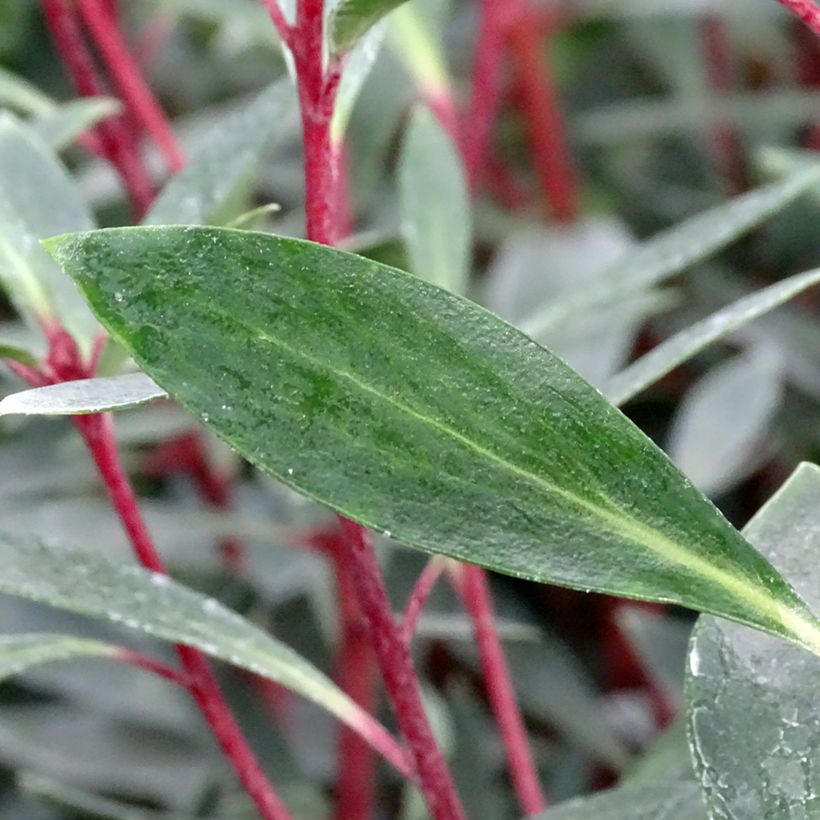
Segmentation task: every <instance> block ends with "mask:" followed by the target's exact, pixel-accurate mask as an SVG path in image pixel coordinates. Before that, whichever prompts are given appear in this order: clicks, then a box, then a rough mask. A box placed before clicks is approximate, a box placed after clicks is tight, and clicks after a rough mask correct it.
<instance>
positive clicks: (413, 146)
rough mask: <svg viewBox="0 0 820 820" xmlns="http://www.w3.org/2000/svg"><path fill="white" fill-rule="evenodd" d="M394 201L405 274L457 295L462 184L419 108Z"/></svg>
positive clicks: (446, 139) (463, 279)
mask: <svg viewBox="0 0 820 820" xmlns="http://www.w3.org/2000/svg"><path fill="white" fill-rule="evenodd" d="M399 197H400V202H401V223H402V231H403V233H404V239H405V243H406V245H407V251H408V255H409V257H410V265H411V270H413V271H414V272H415V273H417V274H418V275H419V276H423V277H424V278H425V279H427V280H428V281H430V282H432V283H433V284H434V285H438V286H439V287H442V288H446V289H447V290H450V291H452V292H453V293H463V292H464V290H465V287H466V284H467V276H468V273H469V268H470V255H471V245H472V230H471V214H470V200H469V195H468V192H467V181H466V179H465V176H464V169H463V166H462V164H461V158H460V155H459V153H458V151H457V150H456V147H455V145H453V141H452V139H451V138H450V136H449V134H447V132H446V131H445V130H444V129H443V128H442V126H441V125H440V124H439V122H438V121H437V120H436V118H435V117H434V116H433V114H432V112H431V111H430V110H429V109H428V108H427V107H424V106H420V107H418V108H416V110H415V111H414V112H413V115H412V118H411V120H410V125H409V126H408V128H407V133H406V134H405V137H404V144H403V146H402V152H401V157H400V159H399Z"/></svg>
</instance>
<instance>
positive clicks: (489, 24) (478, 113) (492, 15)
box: [461, 0, 514, 188]
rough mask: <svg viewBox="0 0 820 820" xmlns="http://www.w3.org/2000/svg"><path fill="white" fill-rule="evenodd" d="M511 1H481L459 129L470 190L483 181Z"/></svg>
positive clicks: (499, 84)
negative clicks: (469, 84)
mask: <svg viewBox="0 0 820 820" xmlns="http://www.w3.org/2000/svg"><path fill="white" fill-rule="evenodd" d="M513 5H514V3H513V0H482V4H481V19H480V23H479V32H478V42H477V44H476V51H475V57H474V60H473V74H472V91H471V93H470V103H469V106H468V108H467V113H466V115H465V117H464V127H463V129H462V140H461V144H462V151H463V154H464V165H465V167H466V169H467V176H468V178H469V180H470V183H471V185H472V187H473V188H475V187H477V186H478V185H479V184H480V183H481V181H482V177H483V173H484V169H485V164H486V161H487V158H488V156H489V152H490V135H491V134H492V127H493V122H494V120H495V116H496V112H497V110H498V105H499V100H500V97H501V84H502V73H503V67H504V37H505V32H506V30H507V28H508V26H509V24H510V7H511V6H513Z"/></svg>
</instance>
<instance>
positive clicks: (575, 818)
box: [531, 781, 706, 820]
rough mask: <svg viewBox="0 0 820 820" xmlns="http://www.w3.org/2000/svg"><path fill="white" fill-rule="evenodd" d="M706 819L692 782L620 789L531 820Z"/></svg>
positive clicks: (549, 811) (576, 802)
mask: <svg viewBox="0 0 820 820" xmlns="http://www.w3.org/2000/svg"><path fill="white" fill-rule="evenodd" d="M601 817H606V818H607V820H706V812H705V811H704V808H703V802H702V801H701V799H700V790H699V789H698V786H697V784H696V783H693V782H691V781H681V782H678V783H664V784H658V783H654V784H652V785H651V786H643V785H641V786H621V787H620V788H617V789H609V790H607V791H605V792H601V793H600V794H596V795H593V796H592V797H583V798H580V799H577V800H570V801H569V802H567V803H565V804H563V805H558V806H556V807H555V808H554V809H549V810H548V811H545V812H544V813H543V814H539V815H537V816H536V817H534V818H531V820H599V818H601Z"/></svg>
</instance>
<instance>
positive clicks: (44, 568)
mask: <svg viewBox="0 0 820 820" xmlns="http://www.w3.org/2000/svg"><path fill="white" fill-rule="evenodd" d="M0 557H2V561H3V566H4V572H3V573H2V578H0V591H2V592H3V593H5V594H8V595H14V596H17V597H20V598H26V599H28V600H31V601H37V602H39V603H44V604H48V605H49V606H53V607H56V608H58V609H65V610H68V611H71V612H77V613H80V614H83V615H88V616H90V617H94V618H102V619H105V620H108V621H110V622H112V623H116V624H121V625H123V626H125V627H127V628H129V629H136V630H139V631H141V632H144V633H146V634H148V635H153V636H155V637H158V638H162V639H164V640H168V641H172V642H174V643H178V644H184V645H186V646H192V647H195V648H197V649H200V650H201V651H202V652H205V653H206V654H208V655H211V656H213V657H215V658H219V659H221V660H223V661H225V662H226V663H229V664H232V665H234V666H239V667H242V668H244V669H247V670H249V671H251V672H254V673H255V674H259V675H263V676H265V677H268V678H270V679H271V680H274V681H277V682H278V683H281V684H282V685H283V686H286V687H288V688H290V689H292V690H293V691H294V692H297V693H298V694H301V695H302V696H304V697H306V698H307V699H309V700H312V701H314V702H315V703H317V704H318V705H319V706H321V707H322V708H324V709H326V710H327V711H329V712H330V713H331V714H333V715H335V716H336V717H337V718H338V719H339V720H341V721H343V722H344V723H346V724H347V725H349V726H350V727H351V728H352V729H354V730H355V731H357V732H359V733H360V734H361V735H362V736H363V737H364V738H365V740H367V741H368V742H372V743H375V744H377V743H378V742H379V739H378V737H376V735H377V734H378V732H379V731H382V732H383V730H382V729H381V727H380V726H379V725H378V724H375V722H374V721H373V720H372V718H370V717H369V715H367V714H366V713H365V712H364V711H363V710H362V709H361V708H360V707H358V706H357V705H356V704H355V703H353V701H351V700H350V699H349V698H348V697H347V695H345V694H344V693H343V692H342V691H341V690H340V689H339V688H338V687H337V686H336V685H335V684H334V683H333V682H332V681H331V680H330V679H329V678H327V677H326V676H325V675H324V674H323V673H322V672H320V671H319V670H318V669H316V668H315V667H314V666H313V665H312V664H310V663H309V662H308V661H306V660H305V659H304V658H302V657H301V656H300V655H298V654H297V653H296V652H294V651H293V650H292V649H290V648H289V647H287V646H285V645H284V644H283V643H281V642H279V641H277V640H276V639H275V638H272V637H271V636H269V635H267V634H266V633H265V632H263V631H262V630H261V629H259V628H258V627H256V626H255V625H253V624H251V623H250V622H248V621H246V620H245V619H244V618H242V617H240V616H239V615H237V614H236V613H235V612H232V611H231V610H229V609H227V608H225V607H224V606H223V605H222V604H220V603H218V602H217V601H216V600H214V599H212V598H208V597H206V596H204V595H201V594H199V593H198V592H194V591H193V590H191V589H188V588H187V587H184V586H182V585H181V584H178V583H176V582H174V581H173V580H171V579H170V578H169V577H168V576H165V575H158V574H156V573H151V572H148V571H147V570H144V569H142V568H141V567H137V566H132V565H127V564H117V563H114V562H111V561H107V560H104V559H101V558H98V557H96V556H93V555H90V554H87V553H83V552H80V551H77V550H72V549H68V548H62V547H61V548H59V549H57V548H54V547H50V546H46V545H45V544H43V543H42V542H40V541H39V540H38V539H36V538H31V537H29V538H21V537H16V536H11V535H7V534H4V533H0ZM388 756H389V752H388ZM394 762H396V763H398V764H399V765H401V763H400V762H399V761H395V760H394Z"/></svg>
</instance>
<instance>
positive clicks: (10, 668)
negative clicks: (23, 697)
mask: <svg viewBox="0 0 820 820" xmlns="http://www.w3.org/2000/svg"><path fill="white" fill-rule="evenodd" d="M121 652H122V650H121V649H120V648H119V647H117V646H113V645H112V644H107V643H103V642H102V641H93V640H88V639H86V638H75V637H73V636H72V635H50V634H31V635H2V636H0V681H3V680H6V679H7V678H10V677H12V676H13V675H19V674H20V673H22V672H25V671H26V670H27V669H29V668H31V667H32V666H39V665H40V664H44V663H51V662H53V661H69V660H73V659H75V658H116V657H117V656H118V655H119V654H120V653H121Z"/></svg>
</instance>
